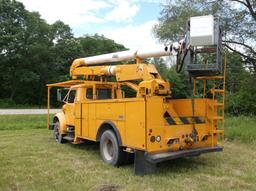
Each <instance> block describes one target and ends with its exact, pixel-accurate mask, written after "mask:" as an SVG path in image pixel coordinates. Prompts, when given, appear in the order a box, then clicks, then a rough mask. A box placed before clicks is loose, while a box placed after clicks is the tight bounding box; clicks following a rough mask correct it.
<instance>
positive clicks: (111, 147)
mask: <svg viewBox="0 0 256 191" xmlns="http://www.w3.org/2000/svg"><path fill="white" fill-rule="evenodd" d="M100 155H101V158H102V160H103V161H104V162H105V163H107V164H111V165H113V166H119V165H121V164H122V163H123V161H124V157H125V153H124V151H123V150H122V148H121V147H120V146H119V144H118V141H117V138H116V135H115V134H114V132H113V131H111V130H107V131H105V132H104V133H103V134H102V135H101V138H100Z"/></svg>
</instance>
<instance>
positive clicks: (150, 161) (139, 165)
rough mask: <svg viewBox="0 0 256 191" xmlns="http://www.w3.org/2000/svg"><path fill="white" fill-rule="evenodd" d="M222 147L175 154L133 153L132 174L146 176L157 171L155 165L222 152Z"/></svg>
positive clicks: (183, 151)
mask: <svg viewBox="0 0 256 191" xmlns="http://www.w3.org/2000/svg"><path fill="white" fill-rule="evenodd" d="M222 150H223V147H220V146H217V147H204V148H198V149H189V150H181V151H175V152H165V153H157V154H149V153H147V152H144V151H139V150H136V151H135V161H134V173H135V175H146V174H151V173H154V172H155V171H156V170H157V163H160V162H163V161H167V160H172V159H176V158H182V157H189V156H198V155H200V154H201V153H208V152H216V151H222Z"/></svg>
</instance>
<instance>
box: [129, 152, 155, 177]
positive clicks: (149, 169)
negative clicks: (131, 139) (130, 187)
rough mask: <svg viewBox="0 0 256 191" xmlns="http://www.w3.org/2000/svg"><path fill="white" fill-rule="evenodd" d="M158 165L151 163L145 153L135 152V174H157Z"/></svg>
mask: <svg viewBox="0 0 256 191" xmlns="http://www.w3.org/2000/svg"><path fill="white" fill-rule="evenodd" d="M156 170H157V164H156V163H151V162H149V161H148V160H147V159H146V157H145V152H143V151H135V160H134V174H135V175H139V176H143V175H146V174H151V173H154V172H156Z"/></svg>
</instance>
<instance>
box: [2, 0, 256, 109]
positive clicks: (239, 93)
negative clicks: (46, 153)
mask: <svg viewBox="0 0 256 191" xmlns="http://www.w3.org/2000/svg"><path fill="white" fill-rule="evenodd" d="M237 7H239V8H237ZM255 9H256V3H255V1H253V0H244V1H237V0H230V1H229V0H214V1H212V0H206V1H205V0H191V1H186V0H170V1H169V3H168V4H166V5H164V6H163V9H162V12H161V14H160V17H159V22H158V24H157V25H155V26H154V28H153V33H154V34H155V36H156V37H157V38H158V39H159V40H160V41H162V42H166V41H177V40H180V39H181V38H182V37H183V36H184V34H185V30H186V29H185V23H186V21H187V19H188V18H189V17H191V16H197V15H206V14H213V15H216V16H218V17H220V18H221V20H220V21H221V26H222V29H223V34H224V39H223V42H224V44H223V45H224V46H225V47H226V48H227V49H228V51H227V56H228V70H227V77H228V78H227V94H226V110H227V111H228V112H230V113H232V114H256V103H255V100H256V86H255V80H256V48H255V46H256V42H255V40H256V32H255V31H256V30H255V29H256V12H255ZM237 47H239V48H237ZM121 50H126V48H125V47H124V46H123V45H121V44H118V43H116V42H114V41H113V40H111V39H107V38H105V37H104V36H102V35H99V34H95V35H85V36H83V37H78V38H76V37H74V35H73V34H72V30H71V28H70V27H69V26H68V25H66V24H65V23H63V22H62V21H56V22H55V23H53V24H48V23H47V22H46V21H45V20H43V19H42V18H41V16H40V14H39V13H37V12H30V11H28V10H26V9H25V8H24V5H23V4H22V3H20V2H18V1H15V0H0V81H1V83H0V88H1V91H0V107H5V106H6V107H8V106H10V105H17V104H23V105H24V104H28V105H39V106H41V105H44V104H45V103H46V99H47V97H46V96H47V93H46V84H47V83H54V82H59V81H65V80H69V79H70V78H69V67H70V65H71V63H72V61H73V60H74V59H75V58H79V57H86V56H93V55H98V54H104V53H109V52H115V51H121ZM154 63H155V64H156V66H157V68H158V70H159V71H160V73H161V74H162V76H163V77H164V78H165V79H167V80H169V81H170V82H171V83H172V84H173V87H172V91H173V97H174V98H182V97H188V96H189V95H190V92H188V80H187V78H186V76H185V74H184V73H181V74H177V73H176V71H175V68H174V67H175V66H173V67H171V68H168V67H167V66H166V64H165V63H164V61H163V60H162V59H154Z"/></svg>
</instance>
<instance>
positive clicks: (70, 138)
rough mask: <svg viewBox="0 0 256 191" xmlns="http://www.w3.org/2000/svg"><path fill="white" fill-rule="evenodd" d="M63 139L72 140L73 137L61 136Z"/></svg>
mask: <svg viewBox="0 0 256 191" xmlns="http://www.w3.org/2000/svg"><path fill="white" fill-rule="evenodd" d="M63 139H65V140H67V141H74V137H69V136H65V137H63Z"/></svg>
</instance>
